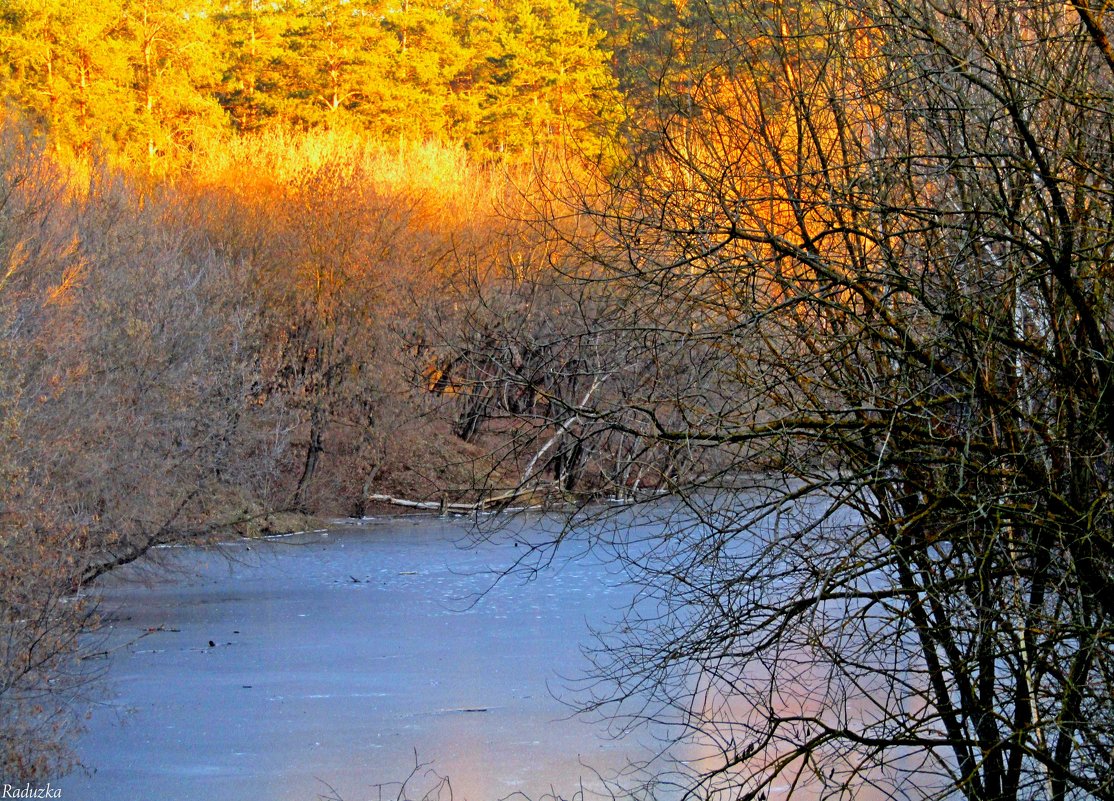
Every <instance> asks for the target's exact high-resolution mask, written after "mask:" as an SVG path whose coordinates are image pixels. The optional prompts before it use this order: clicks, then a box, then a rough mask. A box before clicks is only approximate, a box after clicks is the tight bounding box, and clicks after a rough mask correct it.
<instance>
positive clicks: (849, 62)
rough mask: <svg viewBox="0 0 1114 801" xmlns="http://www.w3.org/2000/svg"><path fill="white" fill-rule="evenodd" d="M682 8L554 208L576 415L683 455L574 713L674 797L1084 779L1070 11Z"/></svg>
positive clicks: (1098, 229)
mask: <svg viewBox="0 0 1114 801" xmlns="http://www.w3.org/2000/svg"><path fill="white" fill-rule="evenodd" d="M688 13H689V15H690V19H689V24H688V26H687V28H685V29H684V30H685V31H686V32H687V33H678V34H677V36H678V37H682V36H689V37H690V38H688V39H685V40H683V41H680V42H679V44H678V46H677V47H676V48H675V49H674V51H673V52H676V53H678V54H680V55H682V56H683V59H681V60H679V61H677V62H676V63H675V64H674V65H673V69H674V70H675V72H676V76H677V80H672V79H670V78H669V77H668V76H667V77H666V78H664V79H663V80H662V82H661V83H662V85H663V86H671V85H673V84H674V83H677V82H678V81H681V79H682V78H683V83H684V85H685V86H686V87H688V88H689V92H690V94H689V97H690V100H691V102H690V103H688V104H683V105H682V106H681V107H680V108H679V107H678V105H677V104H671V103H662V104H660V105H659V108H660V109H663V112H662V116H661V117H660V119H658V120H657V121H656V124H655V125H654V126H653V127H652V128H650V129H649V130H647V131H644V132H643V135H642V137H641V141H642V142H643V143H644V146H643V147H642V149H641V150H639V151H638V152H636V154H635V155H634V156H633V157H632V158H631V160H630V163H629V164H628V165H627V168H626V169H625V170H618V171H616V172H613V173H611V174H609V175H607V176H605V177H606V179H607V181H608V182H609V183H610V184H611V186H612V192H611V193H610V194H609V195H607V196H604V197H602V198H594V199H593V200H592V201H591V202H590V203H588V204H586V207H585V209H584V211H585V213H586V214H587V215H588V216H589V217H591V218H592V219H594V220H595V221H596V223H597V231H596V233H595V234H594V236H593V238H592V244H591V245H590V246H588V245H585V246H584V248H585V250H587V251H589V252H590V255H591V256H592V257H593V258H594V259H595V261H596V262H597V264H598V265H599V269H600V270H601V273H599V274H598V277H600V278H604V279H606V280H607V281H608V286H609V288H610V290H611V292H612V293H613V295H614V297H615V298H616V299H617V301H618V302H617V303H615V304H614V305H613V306H612V307H611V308H609V309H608V310H607V311H606V313H605V314H603V315H601V316H600V317H599V318H598V319H597V320H596V321H595V322H594V323H593V329H592V333H593V336H594V337H595V338H596V340H597V341H599V340H602V339H607V338H610V339H611V340H612V341H613V342H614V343H615V346H614V347H611V348H609V349H607V350H608V352H610V353H611V354H615V355H621V357H620V358H617V359H615V360H614V361H613V362H612V363H611V364H610V365H603V366H601V367H600V368H599V369H601V371H602V372H601V375H607V374H608V373H609V371H611V370H614V371H615V372H616V374H625V375H626V376H627V377H628V383H627V388H626V389H625V390H624V391H622V392H620V393H611V394H607V395H600V396H598V397H594V398H586V399H584V400H583V401H580V399H577V400H578V401H579V402H578V403H577V408H578V410H579V414H580V416H581V417H582V418H584V419H591V420H593V421H595V424H596V426H597V429H596V430H597V431H601V430H603V429H605V428H609V429H610V430H612V431H621V432H624V433H626V434H628V435H630V436H632V437H637V438H638V439H639V440H640V441H642V442H653V443H656V444H657V445H659V446H662V447H669V448H678V449H683V450H684V451H686V452H687V453H689V454H691V455H692V457H693V458H692V459H691V460H689V462H688V464H690V465H691V467H690V469H688V470H686V471H682V472H678V473H675V474H670V482H671V483H670V486H671V488H672V489H673V490H674V492H675V494H676V496H677V497H678V498H679V500H680V502H681V505H680V507H678V508H679V511H677V512H676V513H675V514H674V515H673V516H672V518H671V519H670V520H668V521H666V522H664V523H662V524H661V526H660V528H659V530H660V531H661V533H660V534H657V535H654V534H652V533H647V532H648V531H652V529H647V528H646V527H639V528H635V529H631V530H630V531H629V532H627V533H624V532H623V531H622V530H617V531H616V532H615V533H614V535H613V540H612V541H611V543H610V544H611V545H612V546H614V547H615V549H616V551H617V552H618V553H619V555H620V556H621V557H622V558H623V559H624V560H625V561H626V563H627V565H628V567H629V568H630V570H631V572H632V575H633V576H634V577H635V579H636V580H637V581H639V582H640V583H641V584H642V586H643V587H644V588H645V598H644V600H643V602H642V603H640V604H638V605H636V606H635V607H634V608H633V609H632V610H631V612H630V614H629V615H628V619H627V620H626V621H624V624H623V626H622V627H621V628H620V629H618V630H617V632H616V633H615V634H614V635H611V636H605V637H604V638H603V641H602V643H601V645H602V647H601V649H600V650H599V651H598V652H597V654H596V656H597V665H598V667H599V675H598V678H599V679H600V683H599V684H598V685H596V686H595V688H594V689H595V695H594V696H593V699H594V700H593V701H592V705H593V706H595V707H596V708H598V709H601V710H607V711H609V712H610V713H612V714H615V715H618V716H620V717H622V716H628V717H631V718H635V719H644V720H651V721H666V722H669V723H671V724H673V725H675V726H679V727H680V728H681V730H682V731H684V732H685V733H687V736H688V739H689V741H690V745H689V748H690V749H691V752H686V754H687V756H688V759H687V760H686V761H685V762H684V763H683V764H678V765H677V767H676V770H677V772H676V774H675V775H673V776H672V777H670V778H671V780H674V781H677V782H679V783H680V785H681V787H682V788H683V789H684V790H685V791H686V792H687V793H688V794H690V795H692V796H694V797H721V796H722V797H727V796H730V797H738V798H765V797H772V796H774V795H776V794H778V793H782V792H788V793H789V794H790V795H804V796H805V797H813V796H817V797H823V798H836V797H840V798H860V797H870V796H871V795H873V796H876V797H887V798H913V797H923V798H944V797H959V796H963V797H966V798H968V799H972V801H974V800H975V799H1017V798H1034V799H1035V798H1048V799H1057V801H1059V799H1066V798H1083V797H1093V798H1111V797H1114V769H1112V765H1111V760H1112V758H1114V702H1112V700H1111V699H1112V698H1114V687H1112V686H1111V681H1112V677H1114V651H1112V649H1111V633H1112V617H1111V615H1112V612H1114V586H1112V581H1114V571H1112V569H1111V568H1112V567H1114V565H1112V557H1111V554H1112V553H1114V550H1112V545H1114V543H1112V523H1114V518H1112V515H1111V511H1112V501H1114V497H1112V495H1111V489H1112V488H1111V474H1110V466H1111V465H1110V460H1111V452H1112V451H1111V448H1112V446H1114V403H1112V402H1111V400H1112V397H1111V391H1112V384H1111V368H1112V364H1114V344H1112V339H1111V337H1112V327H1114V306H1112V304H1111V298H1110V277H1111V276H1110V254H1111V249H1112V247H1114V224H1112V222H1111V221H1112V220H1114V213H1112V212H1114V185H1112V176H1114V152H1112V142H1114V136H1112V134H1114V128H1112V124H1114V61H1112V60H1111V59H1110V49H1109V45H1108V43H1107V35H1106V32H1105V31H1106V28H1104V25H1105V24H1106V23H1105V18H1104V16H1103V13H1102V9H1100V8H1096V7H1092V6H1090V5H1088V4H1087V3H1085V2H1082V3H1074V4H1058V3H1044V2H1031V3H1030V2H1023V3H1016V2H999V1H998V0H980V2H963V1H961V0H939V2H931V3H919V2H916V3H915V2H906V1H905V0H878V2H873V1H872V0H863V2H851V3H822V4H807V5H806V4H799V5H796V4H790V3H780V4H776V5H769V6H757V7H755V6H751V5H746V6H744V5H743V4H738V5H735V4H732V3H729V2H723V3H720V2H716V0H704V2H700V3H696V4H692V5H691V6H690V7H689V12H688ZM632 342H635V343H637V346H636V347H635V348H633V350H632V346H631V343H632ZM633 351H637V352H638V354H639V356H638V357H637V358H636V357H635V356H634V355H633ZM632 364H638V365H639V367H638V368H637V370H632V369H631V367H630V366H631V365H632ZM689 365H693V366H694V367H693V368H692V369H690V368H689Z"/></svg>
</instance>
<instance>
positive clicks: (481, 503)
mask: <svg viewBox="0 0 1114 801" xmlns="http://www.w3.org/2000/svg"><path fill="white" fill-rule="evenodd" d="M534 494H536V490H534V489H517V490H511V491H510V492H504V493H501V494H499V495H489V496H487V497H486V498H481V499H480V500H478V501H476V502H474V503H458V502H450V501H449V498H448V496H447V495H443V496H441V500H439V501H411V500H407V499H406V498H394V497H392V496H390V495H370V496H368V498H367V500H369V501H371V502H373V503H386V504H390V505H391V506H405V507H407V508H409V509H430V510H436V511H438V512H440V513H441V514H443V515H446V514H449V513H457V514H467V513H470V512H482V511H486V510H488V509H499V508H502V507H504V506H505V505H506V504H508V503H510V502H511V501H513V500H515V499H517V498H522V497H526V496H531V495H534Z"/></svg>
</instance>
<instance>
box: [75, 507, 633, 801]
mask: <svg viewBox="0 0 1114 801" xmlns="http://www.w3.org/2000/svg"><path fill="white" fill-rule="evenodd" d="M466 534H467V529H466V527H465V526H464V524H463V523H453V522H448V521H441V520H434V519H430V518H422V519H395V520H391V519H382V520H367V521H354V523H353V525H352V526H351V527H350V528H347V529H345V530H342V531H337V530H333V531H332V532H331V533H330V534H329V535H328V536H325V534H324V533H323V532H306V533H303V534H299V535H298V536H295V537H285V538H281V539H276V540H273V541H269V542H265V543H260V542H252V543H246V542H240V543H232V544H229V545H227V546H225V548H224V549H223V550H224V552H223V553H215V552H212V551H201V550H193V549H174V550H168V551H163V552H161V554H160V559H161V560H162V561H163V562H164V563H166V564H165V565H164V567H163V568H161V570H160V571H158V572H154V573H151V572H148V574H147V575H148V577H149V580H148V582H147V583H146V584H143V585H140V584H137V583H135V580H134V579H135V577H134V575H133V574H134V573H135V572H136V571H131V573H130V574H128V575H121V576H116V577H113V579H112V583H111V586H108V587H106V590H105V607H104V608H105V610H106V612H107V613H108V614H109V615H110V618H111V621H112V622H111V626H112V627H111V629H110V630H109V633H108V637H107V640H106V643H105V645H106V647H107V648H109V649H115V650H112V652H111V657H110V665H109V667H110V671H109V678H110V687H109V692H108V694H107V697H106V699H105V702H104V703H103V704H101V705H100V706H99V707H98V708H97V710H96V711H95V713H94V715H93V717H92V718H91V720H90V721H89V727H88V733H87V734H86V735H85V736H84V737H83V739H82V740H81V741H80V743H79V751H80V755H81V758H82V759H83V760H84V761H85V763H86V764H87V765H88V767H89V768H90V770H92V771H94V772H93V773H91V774H90V775H82V774H80V773H78V774H74V775H72V776H70V777H67V778H66V779H65V780H63V781H62V782H61V783H60V785H61V787H62V790H63V797H64V798H70V799H82V800H84V801H132V800H133V799H135V800H137V801H138V800H139V799H143V800H144V801H148V800H149V801H178V800H179V799H180V800H181V801H187V800H188V801H199V800H204V799H214V800H216V799H219V801H249V799H250V801H294V800H295V799H297V800H298V801H309V800H310V799H316V798H318V797H319V796H325V797H332V793H333V790H331V789H330V787H331V788H334V789H335V792H336V793H337V794H338V795H339V796H340V797H341V798H343V799H345V801H363V800H364V799H375V800H376V801H378V800H379V799H394V798H395V794H396V792H397V787H386V788H384V789H383V790H382V791H380V790H379V789H378V788H377V787H376V785H377V784H380V783H386V782H393V781H398V780H400V779H403V778H405V777H406V776H407V774H408V773H409V772H410V770H411V769H412V768H413V766H414V760H415V751H416V752H417V756H418V759H420V760H421V761H423V762H431V763H432V765H431V767H432V769H433V770H435V771H436V772H437V773H438V774H441V775H446V776H448V777H449V779H450V781H451V786H452V790H453V799H454V801H487V800H488V799H499V798H503V797H506V796H508V795H509V794H511V793H515V792H523V793H526V794H528V795H530V796H532V797H535V798H536V797H540V796H541V795H543V794H545V793H549V792H553V791H556V792H557V793H558V794H561V795H564V796H566V797H568V796H571V795H573V794H574V793H575V792H576V791H577V790H578V789H579V788H580V786H581V782H582V781H583V782H584V784H585V785H587V786H588V787H589V788H591V787H597V786H598V782H597V780H596V777H595V771H596V770H599V771H602V772H603V773H604V774H605V775H606V774H608V773H609V772H613V771H614V770H616V769H618V768H621V767H622V766H623V765H624V764H625V763H626V762H627V761H628V760H629V759H639V758H643V757H645V756H646V754H647V752H646V751H645V750H643V747H642V746H641V745H640V744H639V742H637V741H636V739H634V738H626V739H623V740H621V741H615V740H612V739H610V738H609V736H608V735H607V733H606V731H605V730H604V728H603V727H602V726H601V725H599V724H593V723H590V722H587V721H585V720H582V719H569V718H568V716H569V709H568V708H567V707H566V706H564V705H562V704H561V703H560V702H559V701H557V700H555V699H554V698H553V696H552V694H551V690H557V689H559V688H560V687H561V686H562V685H563V683H564V682H563V679H564V678H567V677H570V676H576V675H578V674H580V673H581V672H582V671H583V669H584V668H585V666H586V662H585V660H584V658H583V657H582V655H581V654H580V650H579V648H580V646H581V645H582V644H584V643H586V642H587V641H588V640H589V636H588V623H589V622H592V623H597V624H598V623H601V622H603V621H604V620H606V619H608V618H609V617H610V618H614V617H615V616H616V611H615V610H617V609H620V608H622V607H623V606H624V605H625V604H626V603H627V602H628V600H629V598H630V594H631V593H630V590H628V589H625V588H624V587H623V586H622V584H621V582H620V581H619V580H618V579H617V577H616V576H615V575H614V574H613V573H612V572H610V571H609V570H608V569H607V567H606V566H605V565H604V564H602V563H601V562H600V561H599V560H597V559H595V558H594V557H592V556H585V555H583V554H582V553H581V554H579V555H578V556H576V557H575V558H571V559H559V560H557V562H556V563H554V564H553V565H550V566H548V567H546V568H545V569H544V570H542V571H541V572H540V573H539V574H538V575H537V577H536V579H535V580H534V581H532V582H530V583H526V584H524V583H523V582H522V581H521V580H519V579H516V578H513V577H512V578H509V579H506V580H504V581H503V582H501V583H499V584H497V585H496V586H495V587H494V588H492V582H493V575H492V573H491V572H489V570H488V568H489V567H494V568H495V569H501V568H505V567H507V566H508V565H509V564H510V563H511V562H512V561H513V560H514V559H515V558H516V557H520V556H521V555H522V554H523V553H524V552H525V550H526V549H524V548H522V547H515V546H514V545H513V544H512V543H511V542H510V541H509V540H507V541H502V542H499V541H496V542H491V543H487V544H484V545H482V546H480V547H478V548H476V549H473V550H461V549H460V548H459V547H457V545H456V543H457V542H458V541H459V540H460V538H462V537H464V536H465V535H466ZM539 536H542V535H539ZM577 550H578V549H575V548H574V549H573V552H574V553H575V552H576V551H577ZM152 576H153V577H154V578H150V577H152ZM159 628H162V629H164V630H160V631H155V632H153V633H148V634H146V636H143V637H142V638H141V639H136V638H138V637H140V635H143V634H144V633H145V632H148V630H150V629H159ZM133 641H134V642H133ZM210 642H212V643H213V645H212V646H210ZM125 643H131V644H130V645H123V644H125ZM121 645H123V647H118V646H121ZM586 766H588V767H586ZM423 781H425V782H426V784H427V785H428V784H429V782H430V781H432V780H431V779H429V780H424V779H423V777H422V776H418V777H416V778H415V782H416V784H415V787H421V785H422V783H423ZM57 785H58V783H56V785H55V786H57ZM419 794H420V793H419Z"/></svg>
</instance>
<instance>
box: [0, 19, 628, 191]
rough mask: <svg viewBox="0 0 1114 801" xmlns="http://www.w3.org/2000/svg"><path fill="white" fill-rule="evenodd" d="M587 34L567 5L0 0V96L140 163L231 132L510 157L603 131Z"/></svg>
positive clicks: (81, 148)
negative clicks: (308, 134)
mask: <svg viewBox="0 0 1114 801" xmlns="http://www.w3.org/2000/svg"><path fill="white" fill-rule="evenodd" d="M601 38H602V34H601V33H599V31H598V29H597V28H596V27H595V26H594V24H593V23H592V22H591V21H590V19H589V18H588V17H587V16H585V14H584V13H583V10H582V8H581V7H580V6H578V5H577V4H576V3H574V2H573V1H572V0H547V2H543V3H525V2H521V3H495V4H489V3H480V2H468V1H466V2H459V3H456V2H454V3H449V4H441V3H432V2H427V1H426V0H402V1H401V2H394V0H390V1H389V2H366V1H365V0H291V2H282V3H269V2H268V3H264V2H260V0H237V1H236V2H214V1H213V0H139V1H138V2H135V1H133V0H97V2H94V3H88V4H81V5H75V4H74V3H71V2H65V0H56V1H48V2H43V0H11V1H10V2H6V3H5V4H4V7H3V9H2V10H0V63H3V65H4V66H3V67H2V68H0V96H2V97H3V98H4V99H5V100H6V101H7V102H9V103H12V104H14V105H16V106H17V107H19V108H21V109H23V110H25V111H26V112H27V113H28V114H30V115H31V116H32V117H33V118H34V119H35V120H36V121H37V122H39V123H41V124H43V125H45V126H47V127H49V129H50V130H51V131H52V133H53V134H54V136H55V143H56V144H57V145H58V146H59V147H61V148H64V149H66V150H69V151H72V152H74V153H77V154H79V155H82V154H89V153H91V152H92V151H94V150H95V149H101V150H104V151H107V152H108V153H109V154H111V155H115V156H119V157H120V158H121V159H122V160H123V161H125V162H127V163H130V164H131V165H143V166H145V168H146V169H148V170H150V171H152V172H157V173H165V172H167V171H169V170H171V169H175V168H180V167H183V166H187V167H188V166H189V165H191V164H193V163H194V162H196V160H198V159H200V158H203V157H204V153H205V151H207V150H208V149H210V148H213V147H219V146H220V143H221V142H222V141H223V139H224V138H226V137H227V135H228V134H229V133H231V132H236V133H252V132H260V131H306V130H313V129H318V128H329V129H332V130H337V129H347V130H356V131H359V132H360V133H362V134H366V135H370V136H372V137H375V138H377V139H380V140H383V141H399V140H403V141H409V142H427V141H438V142H448V141H452V142H456V143H461V144H463V145H464V146H466V147H468V148H469V149H471V150H473V151H475V152H477V153H479V154H482V155H484V156H494V155H498V154H509V155H510V156H512V157H513V156H521V155H522V154H523V153H524V152H525V151H527V150H529V149H531V148H534V147H537V146H541V145H546V144H551V143H554V142H561V141H564V140H566V139H567V140H569V141H571V140H572V139H573V138H574V137H575V139H576V141H577V142H578V146H580V147H591V146H592V143H593V136H594V138H595V144H596V146H597V147H598V143H599V140H600V138H601V137H606V135H607V128H608V126H609V124H614V121H615V119H616V109H617V97H616V96H615V94H614V78H613V76H612V74H611V71H610V69H609V66H608V63H607V59H606V55H605V53H604V51H603V50H602V49H601V48H600V47H599V44H600V40H601ZM593 130H594V132H595V133H594V134H592V133H591V132H592V131H593ZM570 132H572V133H573V134H574V136H570Z"/></svg>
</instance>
